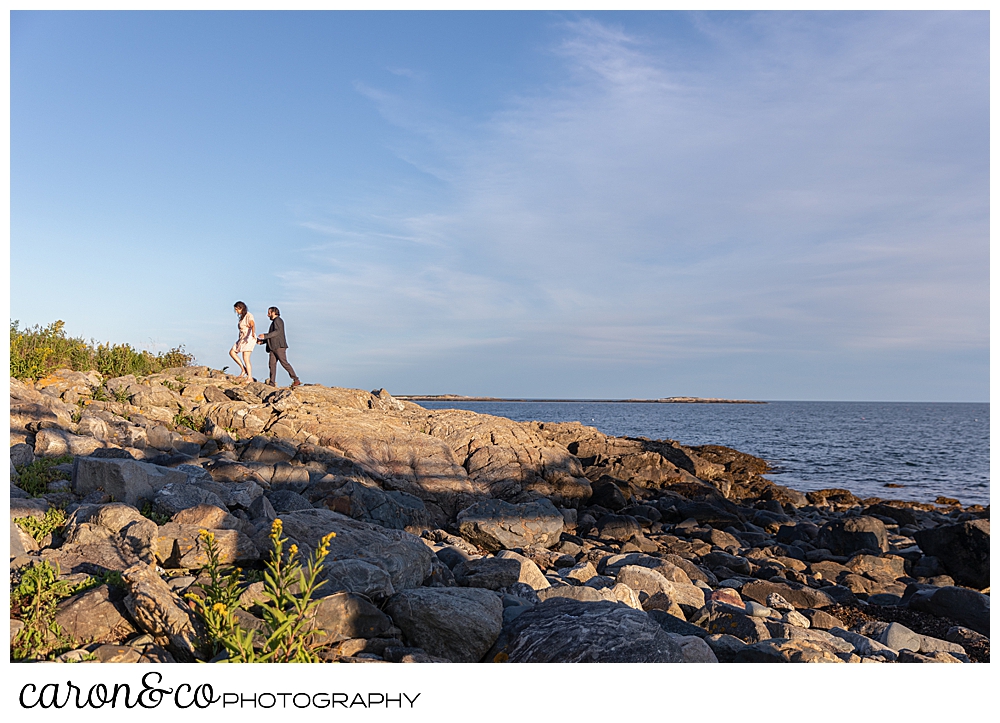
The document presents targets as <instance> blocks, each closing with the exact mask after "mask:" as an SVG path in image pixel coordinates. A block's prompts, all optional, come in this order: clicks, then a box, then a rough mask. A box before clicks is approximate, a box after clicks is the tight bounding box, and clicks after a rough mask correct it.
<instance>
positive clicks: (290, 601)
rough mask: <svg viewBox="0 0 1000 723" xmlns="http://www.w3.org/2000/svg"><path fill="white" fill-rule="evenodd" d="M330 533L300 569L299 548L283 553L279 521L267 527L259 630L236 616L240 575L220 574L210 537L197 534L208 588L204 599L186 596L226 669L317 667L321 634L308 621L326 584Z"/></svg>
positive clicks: (236, 571)
mask: <svg viewBox="0 0 1000 723" xmlns="http://www.w3.org/2000/svg"><path fill="white" fill-rule="evenodd" d="M334 537H335V533H333V532H331V533H330V534H328V535H326V536H325V537H323V539H322V540H320V542H319V545H318V546H317V547H316V550H315V551H314V552H313V553H312V554H310V555H309V556H308V557H307V558H306V560H305V563H304V564H303V562H302V561H301V560H300V556H299V549H298V546H297V545H295V544H292V545H291V546H290V547H289V548H288V551H287V553H286V552H285V543H287V542H288V539H287V538H285V537H282V526H281V520H280V519H276V520H275V521H274V523H273V524H272V526H271V534H270V540H271V545H272V548H271V556H270V559H269V560H268V562H267V563H266V565H265V571H264V591H263V596H264V600H263V601H261V602H259V603H258V605H259V607H260V609H261V611H262V617H263V620H264V630H263V631H261V630H254V629H248V628H244V627H243V626H242V625H241V624H240V622H239V620H238V619H237V616H236V610H237V609H238V608H239V588H240V578H241V575H242V573H241V571H240V570H239V568H232V569H230V570H223V568H222V566H221V565H220V563H219V554H218V550H217V549H216V546H215V535H214V534H213V533H212V532H210V531H208V530H202V532H201V540H202V542H203V544H204V545H205V550H206V554H207V556H208V564H207V565H206V566H205V568H204V570H203V572H205V573H207V575H208V577H209V583H208V585H206V586H205V587H204V592H205V596H204V598H202V597H200V596H198V595H194V594H189V595H188V598H189V599H190V600H192V601H193V603H194V606H195V610H196V611H197V613H198V615H199V616H200V617H201V619H202V620H203V621H204V623H205V627H206V628H207V629H208V633H209V636H210V637H211V639H212V643H213V645H215V646H216V649H217V651H218V652H221V651H223V650H224V651H225V652H226V653H227V655H228V658H227V659H226V661H225V662H230V663H318V662H320V657H319V653H320V652H321V651H322V650H323V648H324V647H326V643H325V642H324V641H323V636H324V633H323V632H322V631H319V630H315V629H313V623H312V617H313V613H314V611H315V608H316V606H317V605H318V604H319V601H318V600H315V599H313V596H314V595H315V594H316V591H317V590H318V589H319V588H320V587H321V586H322V585H323V584H324V583H325V582H326V581H325V580H320V579H319V576H320V572H321V571H322V568H323V561H324V560H325V559H326V556H327V555H328V554H329V553H330V541H331V540H332V539H333V538H334Z"/></svg>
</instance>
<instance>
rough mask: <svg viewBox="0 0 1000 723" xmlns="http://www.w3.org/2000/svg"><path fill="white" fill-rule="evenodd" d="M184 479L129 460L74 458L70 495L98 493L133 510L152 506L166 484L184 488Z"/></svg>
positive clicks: (180, 474)
mask: <svg viewBox="0 0 1000 723" xmlns="http://www.w3.org/2000/svg"><path fill="white" fill-rule="evenodd" d="M185 482H187V475H186V474H185V473H184V472H183V471H181V470H176V469H170V468H168V467H158V466H156V465H152V464H146V463H145V462H136V461H135V460H131V459H97V458H94V457H77V458H76V459H75V460H74V461H73V491H74V492H75V493H76V494H78V495H87V494H89V493H91V492H94V491H97V490H100V491H103V492H106V493H107V494H109V495H111V496H112V497H113V498H114V499H115V500H116V501H118V502H124V503H126V504H129V505H132V506H133V507H137V508H138V507H142V505H143V503H145V502H152V501H153V497H154V495H155V494H156V492H157V491H158V490H160V489H162V488H163V486H164V485H167V484H170V483H176V484H184V483H185Z"/></svg>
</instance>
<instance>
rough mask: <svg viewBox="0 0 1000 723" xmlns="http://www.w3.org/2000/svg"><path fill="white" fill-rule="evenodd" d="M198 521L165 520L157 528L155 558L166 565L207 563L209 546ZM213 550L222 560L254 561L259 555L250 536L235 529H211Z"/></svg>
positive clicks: (192, 565)
mask: <svg viewBox="0 0 1000 723" xmlns="http://www.w3.org/2000/svg"><path fill="white" fill-rule="evenodd" d="M203 529H205V528H203V527H202V526H201V525H184V524H180V523H177V522H168V523H167V524H165V525H161V526H160V527H159V529H158V531H157V539H156V559H157V560H159V562H160V564H161V565H163V567H166V568H178V567H187V568H192V567H203V566H205V565H207V564H208V547H207V545H206V544H205V541H204V540H202V537H201V532H202V530H203ZM210 532H211V533H212V535H213V536H214V538H215V544H214V546H215V550H216V553H217V554H218V556H219V562H221V563H223V564H231V563H239V562H244V563H245V562H254V561H256V560H257V559H258V558H259V557H260V553H259V552H258V550H257V546H256V545H255V544H254V542H253V540H251V539H250V538H249V537H247V536H246V535H244V534H243V533H242V532H238V531H237V530H210Z"/></svg>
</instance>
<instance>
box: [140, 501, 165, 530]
mask: <svg viewBox="0 0 1000 723" xmlns="http://www.w3.org/2000/svg"><path fill="white" fill-rule="evenodd" d="M139 514H140V515H142V516H143V517H145V518H146V519H147V520H152V521H153V522H155V523H156V524H158V525H165V524H167V523H168V522H170V517H169V516H168V515H162V514H160V513H159V512H155V511H154V510H153V505H152V504H151V503H149V502H147V503H145V504H144V505H143V506H142V509H141V510H139Z"/></svg>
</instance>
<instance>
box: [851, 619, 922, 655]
mask: <svg viewBox="0 0 1000 723" xmlns="http://www.w3.org/2000/svg"><path fill="white" fill-rule="evenodd" d="M851 632H855V633H859V634H861V635H865V636H867V637H869V638H871V639H873V640H876V641H878V642H880V643H882V645H886V646H888V647H890V648H892V649H893V650H895V651H896V652H899V651H900V650H913V651H916V652H920V638H921V637H922V636H921V635H917V633H915V632H913V631H912V630H910V629H909V628H908V627H906V626H905V625H901V624H900V623H886V622H882V621H881V620H871V621H866V622H863V623H860V624H858V625H854V626H852V627H851Z"/></svg>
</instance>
